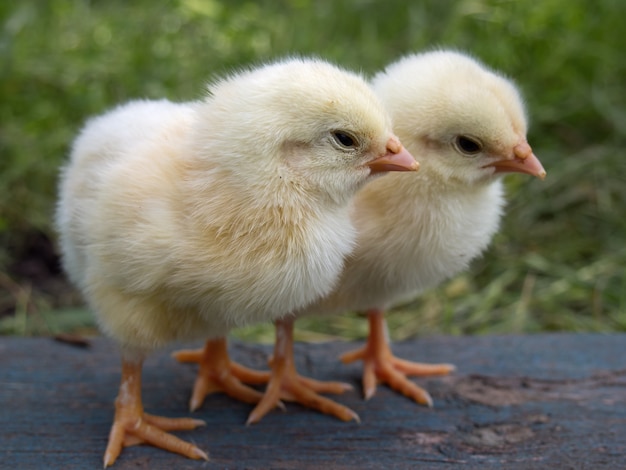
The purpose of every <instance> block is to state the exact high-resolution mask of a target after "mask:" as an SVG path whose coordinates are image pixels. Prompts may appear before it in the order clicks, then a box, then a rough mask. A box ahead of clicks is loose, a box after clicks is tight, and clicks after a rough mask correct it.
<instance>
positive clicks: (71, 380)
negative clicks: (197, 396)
mask: <svg viewBox="0 0 626 470" xmlns="http://www.w3.org/2000/svg"><path fill="white" fill-rule="evenodd" d="M354 346H355V345H354V344H350V343H327V344H309V345H307V344H297V345H296V355H297V363H298V367H299V371H300V372H301V373H302V374H306V375H309V376H312V377H315V378H319V379H328V380H342V381H348V382H350V383H353V384H354V385H355V391H354V392H349V393H346V394H344V395H342V396H338V397H337V400H338V401H340V402H341V403H343V404H345V405H347V406H350V407H351V408H352V409H354V410H355V411H356V412H357V413H358V414H359V415H360V417H361V419H362V423H361V424H360V425H359V424H356V423H342V422H339V421H337V420H335V419H332V418H330V417H328V416H324V415H321V414H318V413H315V412H313V411H310V410H306V409H304V408H302V407H300V406H298V405H295V404H291V403H288V404H287V412H285V413H283V412H280V411H275V412H272V413H270V414H269V415H268V416H267V417H266V418H265V419H263V420H262V421H261V422H260V423H259V424H257V425H254V426H249V427H246V426H245V425H244V423H245V421H246V417H247V415H248V413H249V412H250V410H251V409H252V407H251V406H250V405H246V404H242V403H237V402H235V401H233V400H232V399H230V398H228V397H226V396H224V395H214V396H211V397H209V398H208V399H207V401H206V403H205V404H204V406H203V407H202V408H201V409H200V410H199V411H198V412H196V413H193V416H194V417H197V418H201V419H204V420H206V421H207V426H206V427H204V428H198V429H196V430H194V431H188V432H180V433H178V435H179V436H180V437H182V438H184V439H187V440H190V441H193V442H194V443H196V444H197V445H198V446H199V447H201V448H202V449H204V450H207V451H208V452H209V455H210V458H211V461H210V462H199V461H191V460H187V459H184V458H182V457H180V456H177V455H173V454H169V453H167V452H165V451H162V450H159V449H154V448H150V447H146V446H136V447H131V448H128V449H125V450H124V451H123V453H122V455H121V457H120V459H119V460H118V461H117V463H116V464H115V466H114V467H113V468H114V469H118V470H124V469H148V468H149V469H204V468H206V469H320V468H328V469H378V468H386V469H405V468H406V469H409V468H411V469H412V468H427V469H429V468H434V469H448V468H467V469H502V468H506V469H526V468H533V469H542V468H546V469H553V468H559V469H568V468H572V469H585V468H588V469H598V468H611V469H617V468H626V355H625V354H624V353H625V352H626V335H600V334H544V335H536V336H487V337H435V338H424V339H419V340H415V341H412V342H405V343H401V344H396V345H394V351H395V352H396V353H397V355H399V356H401V357H404V358H408V359H412V360H416V361H423V362H451V363H454V364H456V365H457V367H458V371H457V372H456V373H455V374H454V375H452V376H449V377H443V378H432V379H419V380H416V381H417V382H418V383H419V384H420V385H422V386H424V387H426V388H427V389H428V390H429V391H430V393H431V394H432V396H433V398H434V401H435V408H434V409H428V408H425V407H421V406H418V405H416V404H414V403H412V402H410V401H409V400H407V399H406V398H403V397H401V396H398V395H397V394H395V393H393V392H392V391H391V390H389V389H388V388H386V387H384V386H380V387H379V389H378V393H377V395H376V396H375V397H374V398H373V399H372V400H370V401H369V402H364V401H363V400H362V399H361V396H360V384H359V380H360V366H359V365H358V364H351V365H349V366H345V365H342V364H340V363H339V362H338V361H337V360H336V357H337V356H338V355H339V354H340V353H342V352H345V351H347V350H349V349H351V348H353V347H354ZM174 349H175V348H174V347H172V348H171V349H169V350H168V351H163V352H161V353H159V354H157V355H155V356H154V357H151V358H150V359H149V360H148V361H147V363H146V367H145V369H144V405H145V408H146V411H148V412H150V413H154V414H159V415H164V416H189V415H190V413H189V412H188V411H187V401H188V398H189V393H190V389H191V386H192V384H193V380H194V377H195V368H194V366H193V365H187V364H185V365H180V364H177V363H175V362H174V360H173V359H171V358H170V357H169V352H171V351H172V350H174ZM270 350H271V348H270V347H268V346H260V345H252V344H247V343H233V344H232V345H231V354H232V356H233V357H234V358H235V359H236V360H238V361H240V362H242V363H243V364H245V365H249V366H251V367H257V368H264V367H265V362H266V358H267V355H268V354H269V352H270ZM119 372H120V367H119V358H118V355H117V352H116V350H115V347H114V346H113V345H112V344H111V343H110V342H108V341H107V340H105V339H102V338H95V339H94V340H92V341H91V345H90V347H88V348H78V347H74V346H72V345H71V344H65V343H63V342H56V341H53V340H52V339H49V338H34V339H29V338H8V337H6V338H0V468H7V469H42V468H50V469H53V468H54V469H57V468H63V469H89V468H101V466H102V464H101V462H102V454H103V452H104V448H105V446H106V439H107V435H108V432H109V426H110V423H111V419H112V416H113V400H114V398H115V394H116V392H117V387H118V381H119Z"/></svg>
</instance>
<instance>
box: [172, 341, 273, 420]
mask: <svg viewBox="0 0 626 470" xmlns="http://www.w3.org/2000/svg"><path fill="white" fill-rule="evenodd" d="M172 355H173V356H174V358H176V360H178V361H179V362H197V363H199V364H200V370H199V371H198V376H197V377H196V383H195V384H194V387H193V393H192V395H191V400H190V401H189V409H190V410H191V411H195V410H197V409H198V408H200V406H202V403H203V402H204V399H205V398H206V396H207V395H210V394H211V393H215V392H224V393H226V394H227V395H229V396H231V397H233V398H235V399H237V400H241V401H243V402H245V403H251V404H256V403H258V402H259V401H260V400H261V398H262V397H263V394H262V393H261V392H258V391H256V390H254V389H253V388H250V387H247V386H246V385H244V383H248V384H264V383H267V382H268V381H269V378H270V374H269V372H257V371H255V370H252V369H248V368H247V367H244V366H242V365H239V364H237V363H235V362H232V361H231V360H230V357H229V356H228V346H227V344H226V338H217V339H210V340H208V341H207V342H206V343H205V345H204V349H199V350H182V351H176V352H175V353H173V354H172ZM277 406H282V407H283V408H284V405H282V403H279V404H277Z"/></svg>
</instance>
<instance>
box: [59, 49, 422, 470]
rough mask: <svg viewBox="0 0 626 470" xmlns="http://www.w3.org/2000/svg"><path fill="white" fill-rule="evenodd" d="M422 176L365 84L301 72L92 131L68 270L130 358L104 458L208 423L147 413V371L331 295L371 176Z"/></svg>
mask: <svg viewBox="0 0 626 470" xmlns="http://www.w3.org/2000/svg"><path fill="white" fill-rule="evenodd" d="M390 169H396V170H414V169H416V163H415V161H414V160H413V158H412V157H411V156H410V155H409V154H408V152H406V150H404V149H403V148H402V146H401V145H400V143H399V141H398V140H397V138H396V137H395V136H394V135H393V134H392V131H391V125H390V120H389V118H388V115H387V114H386V112H385V110H384V109H383V107H382V106H381V104H380V102H379V101H378V99H377V98H376V97H375V95H374V94H373V93H372V91H371V90H370V89H369V87H368V86H367V84H366V83H365V82H364V81H363V80H362V79H361V78H360V77H358V76H357V75H354V74H350V73H347V72H344V71H342V70H340V69H338V68H336V67H334V66H332V65H330V64H327V63H325V62H323V61H319V60H304V59H292V60H286V61H282V62H278V63H275V64H272V65H266V66H262V67H259V68H256V69H252V70H248V71H243V72H241V73H239V74H235V75H232V76H230V77H227V78H225V79H222V80H220V81H217V82H215V83H214V84H213V85H211V86H210V96H208V97H207V98H206V99H204V100H201V101H197V102H190V103H172V102H169V101H165V100H162V101H135V102H131V103H128V104H126V105H123V106H120V107H119V108H117V109H114V110H113V111H111V112H109V113H107V114H104V115H103V116H101V117H97V118H95V119H92V120H91V121H90V122H89V123H88V124H87V125H86V127H85V128H84V129H83V131H82V132H81V134H80V135H79V137H78V138H77V140H76V141H75V143H74V146H73V151H72V154H71V159H70V162H69V163H68V164H67V166H66V167H65V169H64V171H63V174H62V181H61V186H60V198H59V203H58V211H57V225H58V228H59V231H60V244H61V250H62V253H63V260H64V267H65V269H66V271H67V273H68V275H69V277H70V279H71V280H72V281H73V282H74V283H75V284H76V285H77V286H78V287H79V288H80V290H81V291H82V293H83V294H84V297H85V298H86V300H87V301H88V303H89V305H90V307H91V309H92V310H93V311H94V312H95V314H96V316H97V319H98V322H99V325H100V327H101V329H102V330H103V331H104V333H106V334H107V335H108V336H110V337H111V338H113V339H114V340H115V341H116V342H117V343H118V344H119V346H120V349H121V353H122V380H121V385H120V390H119V394H118V397H117V400H116V413H115V419H114V423H113V426H112V429H111V433H110V436H109V443H108V446H107V450H106V452H105V455H104V465H105V467H106V466H109V465H112V464H113V462H114V461H115V460H116V458H117V457H118V455H119V454H120V452H121V450H122V447H123V446H126V445H131V444H135V443H138V442H146V443H149V444H151V445H154V446H158V447H162V448H164V449H167V450H170V451H173V452H178V453H181V454H183V455H186V456H188V457H190V458H204V459H206V458H207V455H206V454H205V453H204V452H203V451H201V450H200V449H199V448H197V447H196V446H194V445H192V444H190V443H187V442H184V441H182V440H180V439H178V438H176V437H175V436H173V435H171V434H168V433H167V432H165V431H170V430H178V429H192V428H194V427H196V426H198V425H200V424H203V422H201V421H198V420H192V419H168V418H162V417H156V416H152V415H148V414H146V413H143V407H142V402H141V368H142V363H143V360H144V358H145V357H146V355H147V354H149V353H150V352H151V351H152V350H154V349H155V348H158V347H161V346H163V345H165V344H166V343H168V342H170V341H176V340H189V339H194V338H198V337H207V336H209V337H216V336H222V335H225V334H226V333H227V332H228V331H229V330H230V329H231V328H233V327H236V326H241V325H244V324H248V323H252V322H260V321H272V320H275V319H277V318H279V317H281V316H282V315H285V314H286V313H288V312H291V311H293V310H295V309H298V308H302V307H303V306H305V305H306V304H308V303H310V302H311V301H313V300H315V299H316V298H318V297H319V296H321V295H323V294H326V293H327V292H328V291H329V290H330V289H331V288H332V286H333V285H334V282H335V281H336V278H337V276H338V275H339V273H340V271H341V269H342V266H343V259H344V257H345V256H346V254H347V253H349V251H350V250H351V249H352V247H353V244H354V239H355V230H354V228H353V227H352V224H351V222H350V220H349V217H348V210H349V202H350V200H351V198H352V197H353V195H354V194H355V192H356V191H357V190H358V189H359V188H360V187H361V186H362V185H363V184H364V183H365V182H366V181H368V180H369V179H371V175H372V174H374V173H379V172H384V171H388V170H390Z"/></svg>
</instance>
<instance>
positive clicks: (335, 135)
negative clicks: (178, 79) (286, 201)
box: [199, 59, 417, 202]
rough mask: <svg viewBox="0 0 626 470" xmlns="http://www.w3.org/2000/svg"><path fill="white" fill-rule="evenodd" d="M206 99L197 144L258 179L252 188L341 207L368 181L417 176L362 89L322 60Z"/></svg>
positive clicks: (261, 73)
mask: <svg viewBox="0 0 626 470" xmlns="http://www.w3.org/2000/svg"><path fill="white" fill-rule="evenodd" d="M211 92H212V96H210V97H209V98H208V99H207V100H206V101H205V102H204V103H203V104H202V105H201V109H202V106H205V107H206V108H205V109H206V110H207V113H206V117H207V119H206V120H201V121H200V125H201V126H202V129H201V132H199V136H200V140H202V141H203V145H205V146H222V149H223V152H222V155H223V157H224V158H223V160H224V161H223V162H221V163H224V164H225V165H227V166H230V167H232V168H233V170H235V171H238V172H240V173H241V174H242V177H243V178H245V175H246V172H247V171H249V172H250V174H256V175H258V174H259V173H264V176H266V178H262V179H259V178H256V177H255V178H254V180H252V179H251V181H250V182H251V184H254V182H258V181H272V182H275V181H276V180H277V179H279V180H282V181H283V182H284V183H285V184H287V185H291V186H292V188H291V189H293V187H297V188H299V189H301V190H303V191H313V192H316V193H318V194H320V195H323V196H330V197H331V198H332V199H335V200H337V201H339V202H343V201H345V200H346V199H347V198H349V197H350V196H352V195H353V194H354V192H355V191H356V190H357V189H358V188H359V187H360V186H361V185H362V184H364V183H365V182H366V181H367V180H368V179H369V178H370V177H371V176H372V175H374V174H378V173H382V172H385V171H389V170H415V169H417V163H416V162H415V160H414V159H413V157H412V156H411V155H410V154H409V153H408V152H407V151H406V150H405V149H404V148H403V147H402V145H401V144H400V142H399V140H398V139H397V137H396V136H395V135H394V134H393V132H392V126H391V121H390V118H389V115H388V113H387V112H386V110H385V108H384V107H383V105H382V104H381V102H380V101H379V99H378V98H377V97H376V95H375V94H374V93H373V91H372V90H371V89H370V88H369V86H368V84H367V83H366V82H365V81H364V80H363V79H362V78H361V77H360V76H358V75H356V74H353V73H350V72H346V71H343V70H341V69H339V68H337V67H335V66H333V65H331V64H329V63H326V62H323V61H321V60H312V59H307V60H304V59H290V60H285V61H282V62H277V63H274V64H271V65H266V66H263V67H259V68H257V69H254V70H251V71H246V72H243V73H240V74H238V75H234V76H231V77H229V78H227V79H224V80H222V81H219V82H217V83H216V84H215V85H214V86H213V87H212V89H211ZM205 130H206V131H207V132H204V131H205Z"/></svg>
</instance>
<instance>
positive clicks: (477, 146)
mask: <svg viewBox="0 0 626 470" xmlns="http://www.w3.org/2000/svg"><path fill="white" fill-rule="evenodd" d="M454 144H455V145H456V147H457V149H458V150H459V151H460V152H461V153H464V154H465V155H476V154H477V153H479V152H480V151H481V150H482V149H483V146H482V144H481V143H480V142H478V141H477V140H476V139H474V138H472V137H467V136H465V135H460V136H458V137H457V138H456V140H455V141H454Z"/></svg>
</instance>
